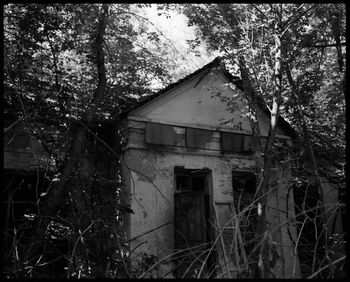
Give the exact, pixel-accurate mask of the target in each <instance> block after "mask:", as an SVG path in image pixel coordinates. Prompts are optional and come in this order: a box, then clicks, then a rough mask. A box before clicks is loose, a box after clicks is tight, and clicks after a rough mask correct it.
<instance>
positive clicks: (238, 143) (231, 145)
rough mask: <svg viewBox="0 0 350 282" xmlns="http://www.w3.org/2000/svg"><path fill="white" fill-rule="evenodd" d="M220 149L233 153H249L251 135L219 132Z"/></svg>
mask: <svg viewBox="0 0 350 282" xmlns="http://www.w3.org/2000/svg"><path fill="white" fill-rule="evenodd" d="M221 140H222V150H223V151H224V152H233V153H250V152H251V136H249V135H244V134H237V133H228V132H223V133H222V134H221Z"/></svg>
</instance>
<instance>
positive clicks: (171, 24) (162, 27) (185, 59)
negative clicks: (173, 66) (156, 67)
mask: <svg viewBox="0 0 350 282" xmlns="http://www.w3.org/2000/svg"><path fill="white" fill-rule="evenodd" d="M140 12H142V13H143V16H144V17H146V18H148V19H149V20H150V21H151V22H152V23H153V24H154V25H155V27H156V28H157V29H158V30H159V31H161V32H162V34H163V35H164V36H165V37H166V38H167V39H169V41H171V44H172V45H174V46H175V48H176V50H175V54H174V55H175V56H176V57H177V59H176V60H175V61H176V62H177V65H178V68H179V73H185V74H189V73H191V72H193V71H196V70H197V69H199V68H201V67H202V66H204V65H205V64H207V63H209V62H210V61H212V60H213V59H214V58H215V57H216V56H218V54H219V53H217V54H212V55H209V54H208V52H207V50H206V46H205V44H204V43H203V44H201V45H200V47H199V53H200V57H196V56H195V55H194V54H193V53H190V52H189V46H188V44H187V42H186V40H190V39H194V38H195V34H196V28H195V27H193V26H188V25H187V23H188V18H187V17H186V16H185V15H183V14H179V13H177V12H175V11H169V12H167V13H168V14H169V15H170V18H167V17H166V15H164V14H162V15H158V14H159V13H161V11H159V10H157V4H151V7H149V8H144V9H143V10H142V11H140ZM169 41H168V42H169Z"/></svg>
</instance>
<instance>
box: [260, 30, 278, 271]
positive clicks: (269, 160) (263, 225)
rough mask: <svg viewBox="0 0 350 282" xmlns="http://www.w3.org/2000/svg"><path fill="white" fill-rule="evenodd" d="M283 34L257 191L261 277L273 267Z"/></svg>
mask: <svg viewBox="0 0 350 282" xmlns="http://www.w3.org/2000/svg"><path fill="white" fill-rule="evenodd" d="M281 48H282V46H281V36H280V35H275V49H276V54H275V93H274V97H273V105H272V110H271V121H270V128H269V133H268V137H267V142H266V145H265V149H264V167H263V179H262V183H261V187H260V189H259V191H258V193H257V197H258V198H260V200H259V202H258V216H257V225H256V230H257V235H258V236H260V238H261V247H260V250H259V263H258V265H259V274H260V275H259V277H260V278H270V275H271V268H270V264H269V253H270V246H269V243H268V241H267V240H266V239H267V235H268V231H269V230H268V228H267V218H266V204H267V196H268V194H269V193H270V192H271V188H272V187H270V182H271V181H270V178H271V170H272V168H273V166H274V164H273V161H274V159H273V144H274V140H275V136H276V129H277V121H278V116H279V105H280V101H281V91H282V70H281V54H282V52H281Z"/></svg>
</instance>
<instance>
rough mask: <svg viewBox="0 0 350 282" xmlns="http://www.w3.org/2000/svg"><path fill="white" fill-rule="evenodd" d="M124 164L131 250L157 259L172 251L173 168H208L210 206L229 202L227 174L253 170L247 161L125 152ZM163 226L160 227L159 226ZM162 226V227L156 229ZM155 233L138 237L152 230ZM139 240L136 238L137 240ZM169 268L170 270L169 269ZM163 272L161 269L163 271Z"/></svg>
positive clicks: (174, 154) (229, 184)
mask: <svg viewBox="0 0 350 282" xmlns="http://www.w3.org/2000/svg"><path fill="white" fill-rule="evenodd" d="M125 160H126V163H127V165H128V167H129V172H128V176H127V177H129V178H130V179H129V181H128V182H129V183H130V185H131V187H130V194H129V200H130V203H131V207H132V209H133V210H134V212H135V214H133V215H131V216H130V234H129V236H130V239H133V238H135V237H137V238H136V239H135V240H132V241H131V249H133V248H135V247H136V246H138V245H139V244H142V243H143V242H145V241H147V243H146V244H142V245H140V246H139V247H138V249H137V251H138V252H141V251H145V252H147V253H149V254H154V255H156V256H158V257H159V258H164V257H165V256H167V255H169V254H171V253H172V252H173V249H174V247H175V246H174V244H175V242H174V225H173V221H174V186H175V184H174V179H175V177H174V168H175V166H184V167H185V168H187V169H203V168H208V169H209V170H210V171H211V182H212V183H211V186H212V191H211V192H212V204H214V202H232V204H233V198H232V186H231V171H232V169H233V168H236V167H237V166H239V167H240V168H241V169H246V170H247V171H248V170H249V169H250V168H251V167H252V166H253V164H254V163H253V161H252V160H250V159H247V158H246V159H238V158H237V159H227V158H221V157H213V156H204V155H195V154H184V153H182V154H181V153H173V152H156V151H146V150H137V149H136V150H135V149H133V150H128V151H127V152H126V154H125ZM163 225H164V226H163ZM160 226H163V227H160ZM157 227H160V228H159V229H157V230H155V231H153V232H151V233H149V234H146V235H143V236H140V235H142V234H144V233H145V232H148V231H150V230H152V229H156V228H157ZM139 236H140V237H139ZM169 267H171V266H170V265H169ZM163 271H165V268H163Z"/></svg>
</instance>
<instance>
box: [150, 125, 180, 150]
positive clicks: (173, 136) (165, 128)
mask: <svg viewBox="0 0 350 282" xmlns="http://www.w3.org/2000/svg"><path fill="white" fill-rule="evenodd" d="M146 143H149V144H159V145H172V146H185V140H184V138H183V135H182V134H179V133H177V132H176V131H175V128H174V127H173V126H170V125H165V124H159V123H146Z"/></svg>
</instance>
